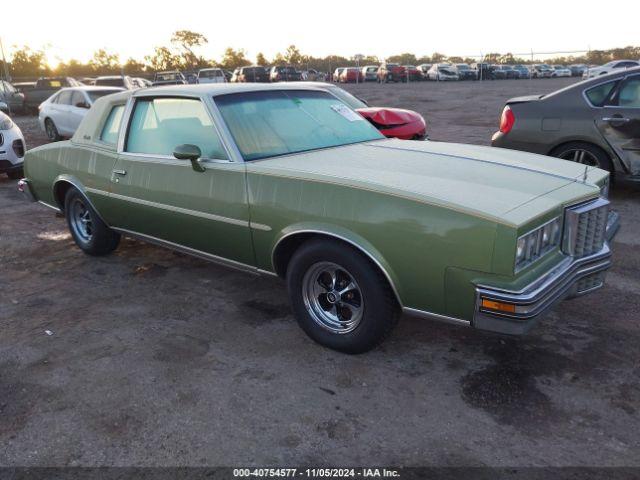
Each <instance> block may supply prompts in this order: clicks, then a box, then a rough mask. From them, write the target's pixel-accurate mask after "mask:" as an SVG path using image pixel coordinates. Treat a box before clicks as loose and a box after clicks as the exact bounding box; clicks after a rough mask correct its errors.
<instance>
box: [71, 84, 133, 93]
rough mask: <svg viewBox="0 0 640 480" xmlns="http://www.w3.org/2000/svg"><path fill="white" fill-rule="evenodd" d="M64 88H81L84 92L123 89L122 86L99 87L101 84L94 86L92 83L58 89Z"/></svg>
mask: <svg viewBox="0 0 640 480" xmlns="http://www.w3.org/2000/svg"><path fill="white" fill-rule="evenodd" d="M64 90H82V91H85V92H100V91H104V90H122V91H125V89H124V88H122V87H108V86H105V87H101V86H94V85H81V86H79V87H65V88H61V89H60V91H61V92H62V91H64Z"/></svg>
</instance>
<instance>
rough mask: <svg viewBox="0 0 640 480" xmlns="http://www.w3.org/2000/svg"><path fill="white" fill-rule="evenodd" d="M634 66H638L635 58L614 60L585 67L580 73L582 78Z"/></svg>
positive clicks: (639, 64)
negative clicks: (600, 64)
mask: <svg viewBox="0 0 640 480" xmlns="http://www.w3.org/2000/svg"><path fill="white" fill-rule="evenodd" d="M635 67H640V62H638V61H636V60H614V61H613V62H609V63H605V64H604V65H602V66H601V67H593V68H587V69H586V70H585V71H584V73H583V74H582V78H593V77H599V76H600V75H606V74H607V73H613V72H618V71H620V69H622V68H635Z"/></svg>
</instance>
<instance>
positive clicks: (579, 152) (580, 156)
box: [559, 148, 600, 167]
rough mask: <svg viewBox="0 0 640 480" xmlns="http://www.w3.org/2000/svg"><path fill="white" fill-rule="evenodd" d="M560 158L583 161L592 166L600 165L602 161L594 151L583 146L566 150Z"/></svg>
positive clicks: (584, 163)
mask: <svg viewBox="0 0 640 480" xmlns="http://www.w3.org/2000/svg"><path fill="white" fill-rule="evenodd" d="M559 158H561V159H563V160H570V161H572V162H576V163H581V164H583V165H589V166H590V167H600V161H599V160H598V158H597V157H596V156H595V155H594V154H593V153H591V152H588V151H587V150H583V149H581V148H573V149H571V150H565V151H564V152H562V153H561V154H560V155H559Z"/></svg>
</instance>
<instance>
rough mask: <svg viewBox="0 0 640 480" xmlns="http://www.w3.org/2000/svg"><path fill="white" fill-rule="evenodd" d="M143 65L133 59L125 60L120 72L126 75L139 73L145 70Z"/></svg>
mask: <svg viewBox="0 0 640 480" xmlns="http://www.w3.org/2000/svg"><path fill="white" fill-rule="evenodd" d="M145 67H146V66H145V64H144V63H143V62H140V61H138V60H136V59H135V58H131V57H130V58H129V59H127V61H126V63H125V64H124V65H123V66H122V70H123V71H124V73H126V74H132V73H139V72H142V71H144V70H145Z"/></svg>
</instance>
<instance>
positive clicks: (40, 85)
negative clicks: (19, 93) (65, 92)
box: [24, 77, 81, 112]
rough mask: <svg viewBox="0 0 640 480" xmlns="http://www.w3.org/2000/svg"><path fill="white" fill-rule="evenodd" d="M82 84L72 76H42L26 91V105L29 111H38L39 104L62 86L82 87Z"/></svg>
mask: <svg viewBox="0 0 640 480" xmlns="http://www.w3.org/2000/svg"><path fill="white" fill-rule="evenodd" d="M80 86H81V84H80V82H78V81H77V80H75V79H74V78H71V77H42V78H39V79H38V80H37V81H36V85H35V87H34V88H32V89H31V90H28V91H26V92H25V95H24V105H25V108H26V109H27V110H29V111H34V112H37V111H38V106H39V105H40V104H41V103H42V102H44V101H45V100H46V99H47V98H49V97H50V96H51V95H53V94H54V93H55V92H57V91H58V90H60V89H61V88H68V87H80Z"/></svg>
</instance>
